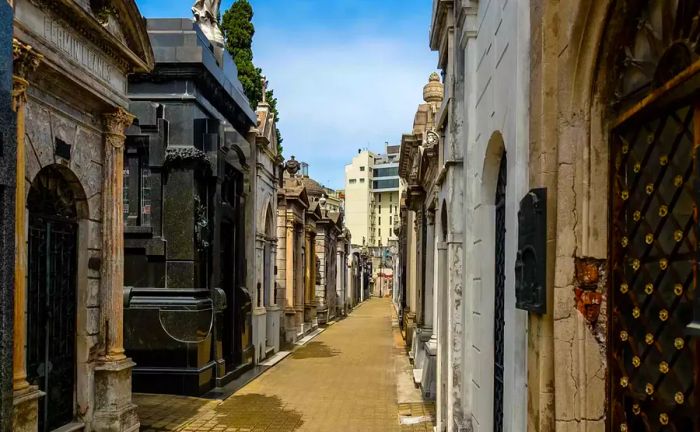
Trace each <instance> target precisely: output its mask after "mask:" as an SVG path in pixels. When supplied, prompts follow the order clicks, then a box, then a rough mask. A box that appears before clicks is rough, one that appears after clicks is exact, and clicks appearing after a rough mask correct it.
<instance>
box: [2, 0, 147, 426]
mask: <svg viewBox="0 0 700 432" xmlns="http://www.w3.org/2000/svg"><path fill="white" fill-rule="evenodd" d="M14 13H15V16H14V36H15V38H16V40H15V42H14V46H13V59H14V88H13V96H14V99H13V108H14V110H15V112H16V115H17V137H18V140H17V184H16V196H17V205H16V208H15V221H16V236H15V239H16V248H15V257H16V259H15V281H14V284H15V285H14V294H15V296H14V332H13V338H14V349H13V357H14V358H13V390H14V391H13V405H14V416H13V425H12V428H11V430H13V431H36V430H39V431H42V432H43V431H49V430H55V429H59V428H61V429H62V430H76V431H77V430H87V431H91V430H92V431H136V430H138V429H139V422H138V417H137V415H136V406H135V405H134V404H133V403H132V402H131V372H132V368H133V366H134V363H133V362H132V361H131V359H129V358H127V357H126V355H125V351H124V347H123V327H122V323H123V321H122V308H123V295H122V292H123V271H124V266H123V258H122V251H123V243H122V239H123V232H124V220H123V216H124V213H123V210H122V193H123V192H122V187H123V182H122V178H123V177H122V176H123V154H124V138H125V136H124V132H125V129H126V128H127V127H128V126H129V125H130V124H131V122H132V120H133V116H131V115H130V114H129V113H128V112H127V111H126V109H127V108H128V104H129V100H128V98H127V75H129V74H131V73H134V72H139V73H145V72H148V71H149V70H151V68H152V67H153V53H152V50H151V46H150V43H149V41H148V37H147V35H146V26H145V23H144V20H143V18H142V17H141V15H140V14H139V11H138V9H137V8H136V5H135V3H134V2H133V1H130V0H129V1H127V0H113V1H110V2H106V1H100V0H93V1H75V0H31V1H29V0H17V1H15V3H14Z"/></svg>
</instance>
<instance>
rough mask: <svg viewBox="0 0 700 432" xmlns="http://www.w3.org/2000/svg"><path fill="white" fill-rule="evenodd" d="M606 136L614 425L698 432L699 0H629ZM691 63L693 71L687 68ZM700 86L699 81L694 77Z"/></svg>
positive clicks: (623, 428) (622, 428)
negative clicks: (613, 116)
mask: <svg viewBox="0 0 700 432" xmlns="http://www.w3.org/2000/svg"><path fill="white" fill-rule="evenodd" d="M623 3H624V5H625V6H627V9H626V12H625V16H626V18H627V19H629V20H630V21H629V24H628V25H627V26H626V27H625V29H626V30H625V31H623V35H622V37H620V38H616V40H615V42H613V44H614V45H615V46H620V48H619V53H620V54H619V55H620V57H619V65H620V70H619V79H617V80H615V81H616V83H617V89H616V92H615V95H616V96H617V97H618V98H619V99H618V100H617V101H616V108H617V109H618V118H617V120H616V121H614V123H615V124H617V126H616V127H615V128H614V130H613V133H612V149H611V155H612V166H611V170H612V176H611V178H612V188H611V202H612V204H611V205H612V207H611V218H612V219H611V236H610V241H611V246H610V269H611V279H610V324H609V342H608V350H609V377H608V385H609V389H610V413H609V419H610V423H611V430H612V431H623V432H624V431H634V432H638V431H639V432H645V431H679V432H680V431H683V432H686V431H688V432H693V431H695V432H697V431H700V406H699V402H700V392H698V379H699V377H698V374H699V372H700V367H699V363H698V343H697V340H695V339H693V338H691V337H690V336H688V335H687V333H686V326H687V324H688V323H689V322H690V320H691V319H692V306H693V304H692V302H693V299H694V297H695V295H696V285H697V272H698V266H697V260H698V249H697V242H698V232H697V223H698V214H697V212H698V208H697V200H698V194H699V193H700V189H698V185H697V184H696V183H697V182H698V180H699V179H698V176H697V170H698V168H699V167H698V164H697V155H698V149H699V148H700V147H699V144H700V133H698V132H699V131H700V111H699V110H698V107H700V105H698V102H700V99H699V98H698V96H697V95H698V90H700V89H698V88H697V84H693V83H692V82H693V81H692V80H689V81H688V82H686V83H685V84H683V85H682V86H681V85H675V84H677V83H683V81H682V80H678V77H679V76H680V75H681V74H683V75H686V74H687V76H692V74H690V73H689V72H692V70H691V66H692V67H695V66H696V65H698V64H699V63H697V62H698V61H699V59H700V57H699V56H698V50H699V48H700V45H699V44H698V42H699V39H700V33H699V32H698V22H700V21H699V20H700V1H698V0H687V1H669V0H625V1H624V2H623ZM693 64H695V66H693ZM694 82H695V83H697V80H694Z"/></svg>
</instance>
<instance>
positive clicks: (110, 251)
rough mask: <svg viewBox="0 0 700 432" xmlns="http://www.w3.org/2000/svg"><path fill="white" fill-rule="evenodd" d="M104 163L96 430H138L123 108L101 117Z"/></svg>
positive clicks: (125, 114)
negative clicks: (130, 348) (127, 296)
mask: <svg viewBox="0 0 700 432" xmlns="http://www.w3.org/2000/svg"><path fill="white" fill-rule="evenodd" d="M102 120H103V123H104V140H105V143H104V163H103V182H102V266H101V272H100V278H101V287H100V288H101V289H100V297H101V305H100V306H101V309H100V312H101V319H100V322H101V324H102V332H101V335H102V337H104V341H103V349H102V352H101V353H100V356H99V358H98V361H97V366H96V367H95V390H96V391H95V414H94V422H93V428H94V429H95V430H100V431H115V432H116V431H119V432H122V431H136V430H138V428H139V421H138V417H137V414H136V405H134V404H133V403H132V402H131V369H132V368H133V367H134V366H135V364H134V362H132V361H131V359H128V358H127V357H126V355H124V322H123V316H124V202H123V193H124V140H125V138H126V137H125V135H124V132H125V130H126V128H127V127H128V126H129V125H130V124H131V122H132V121H133V120H134V116H132V115H131V114H129V113H128V112H126V111H125V110H124V109H122V108H117V109H116V110H115V111H114V112H110V113H105V114H103V115H102Z"/></svg>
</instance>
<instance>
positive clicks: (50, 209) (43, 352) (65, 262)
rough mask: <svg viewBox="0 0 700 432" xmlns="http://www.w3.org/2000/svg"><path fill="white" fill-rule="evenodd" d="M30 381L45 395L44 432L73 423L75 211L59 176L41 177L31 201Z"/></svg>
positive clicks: (41, 405) (41, 410)
mask: <svg viewBox="0 0 700 432" xmlns="http://www.w3.org/2000/svg"><path fill="white" fill-rule="evenodd" d="M27 201H28V208H29V245H28V246H29V247H28V261H27V275H28V284H27V379H28V381H29V382H30V383H31V384H33V385H37V386H39V389H41V390H42V391H43V392H45V393H46V396H44V398H43V399H41V400H40V401H39V430H40V431H48V430H53V429H56V428H58V427H60V426H63V425H65V424H67V423H70V422H71V421H72V420H73V412H74V409H73V400H74V397H73V395H74V389H75V373H76V370H75V360H76V352H75V350H76V345H75V332H76V307H75V305H76V282H75V281H76V244H77V236H76V233H77V225H76V222H75V206H74V201H73V196H72V193H71V192H70V189H69V187H68V184H67V183H66V182H65V181H64V180H63V179H62V178H61V177H60V174H59V173H55V172H53V170H49V171H48V172H44V173H43V174H40V175H39V178H38V179H37V180H36V181H35V184H33V185H32V188H31V189H30V192H29V197H28V200H27Z"/></svg>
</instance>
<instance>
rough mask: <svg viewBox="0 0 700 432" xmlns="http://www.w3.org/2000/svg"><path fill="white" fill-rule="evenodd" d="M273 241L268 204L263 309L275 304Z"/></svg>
mask: <svg viewBox="0 0 700 432" xmlns="http://www.w3.org/2000/svg"><path fill="white" fill-rule="evenodd" d="M274 239H275V219H274V215H273V213H272V207H271V206H270V205H269V204H268V206H267V211H266V212H265V246H264V250H263V305H264V306H265V307H268V306H271V305H273V304H276V303H277V299H276V295H275V292H274V286H273V284H272V281H273V278H274V274H273V268H272V266H273V263H272V242H273V241H274Z"/></svg>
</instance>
